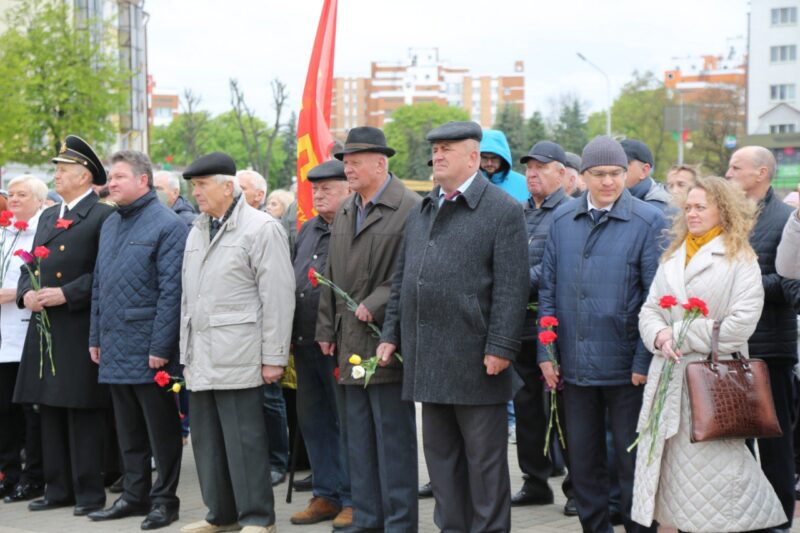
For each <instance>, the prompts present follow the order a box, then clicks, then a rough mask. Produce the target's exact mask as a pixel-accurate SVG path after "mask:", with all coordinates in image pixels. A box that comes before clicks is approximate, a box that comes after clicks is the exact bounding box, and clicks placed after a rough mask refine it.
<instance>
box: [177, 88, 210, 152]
mask: <svg viewBox="0 0 800 533" xmlns="http://www.w3.org/2000/svg"><path fill="white" fill-rule="evenodd" d="M200 100H201V99H200V96H198V95H196V94H194V93H193V92H192V90H191V89H184V90H183V99H182V101H181V107H182V113H183V115H184V117H185V118H184V120H183V124H184V128H183V131H182V134H181V137H182V140H183V144H184V145H185V146H186V152H187V153H188V154H189V157H190V159H191V160H195V159H197V158H198V157H200V152H201V150H200V140H199V139H200V133H201V132H202V130H203V128H204V127H205V125H206V122H208V116H207V115H206V114H205V113H203V112H198V110H197V107H198V106H199V105H200Z"/></svg>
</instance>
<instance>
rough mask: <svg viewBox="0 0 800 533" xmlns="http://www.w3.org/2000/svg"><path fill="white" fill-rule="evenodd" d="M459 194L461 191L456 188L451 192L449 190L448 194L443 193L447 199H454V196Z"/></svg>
mask: <svg viewBox="0 0 800 533" xmlns="http://www.w3.org/2000/svg"><path fill="white" fill-rule="evenodd" d="M459 194H461V191H459V190H458V189H456V190H454V191H453V192H451V193H450V194H445V195H444V199H445V200H448V201H451V200H455V198H456V196H458V195H459Z"/></svg>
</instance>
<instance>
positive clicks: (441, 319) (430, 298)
mask: <svg viewBox="0 0 800 533" xmlns="http://www.w3.org/2000/svg"><path fill="white" fill-rule="evenodd" d="M481 137H482V132H481V128H480V126H479V125H478V124H476V123H474V122H450V123H448V124H445V125H444V126H441V127H439V128H436V129H434V130H432V131H431V132H429V133H428V135H427V139H428V141H430V142H431V143H432V145H433V146H432V152H433V154H432V161H431V163H432V166H433V174H434V177H435V179H436V180H437V182H438V184H439V186H437V187H436V188H435V189H434V190H433V191H432V192H431V193H430V194H429V195H428V196H426V197H425V199H424V200H423V201H422V204H421V205H419V206H417V207H415V208H414V209H413V210H412V211H411V214H410V215H409V219H408V223H407V226H406V232H405V241H404V244H403V251H402V253H401V255H400V257H399V258H398V263H397V269H396V273H395V276H394V278H393V282H392V290H391V297H390V299H389V305H388V306H387V310H386V319H385V322H384V327H383V334H382V338H381V341H382V343H381V344H380V345H379V346H378V350H377V353H378V357H379V358H380V363H381V364H388V363H389V361H390V358H391V357H392V354H393V353H394V352H395V350H396V349H399V350H400V351H401V352H402V354H403V358H404V360H403V368H404V374H403V398H404V399H406V400H413V401H416V402H422V442H423V447H424V450H425V458H426V462H427V465H428V473H429V475H430V479H431V487H432V488H433V497H434V498H435V499H436V507H435V510H434V522H435V523H436V526H437V527H438V528H439V529H441V530H443V531H464V532H467V531H470V532H478V531H510V528H511V486H510V480H509V473H508V438H507V433H508V432H507V424H508V422H507V415H506V404H507V403H508V401H509V400H510V399H511V373H510V372H509V371H508V367H509V366H510V365H511V363H512V361H513V360H514V359H515V358H516V356H517V352H518V351H519V349H520V334H521V333H522V323H523V321H524V318H525V306H526V303H527V299H528V298H527V297H528V294H527V292H528V291H527V290H525V288H526V287H528V283H529V282H528V274H527V273H528V251H527V246H526V241H527V239H526V234H525V218H524V216H523V212H522V205H521V204H520V203H519V202H518V201H516V200H514V199H513V198H512V197H511V196H509V195H508V194H506V193H505V192H503V191H501V190H500V189H499V188H497V187H495V186H493V185H491V184H490V183H489V181H488V180H487V179H486V178H484V177H483V176H482V175H481V174H480V173H479V172H478V169H479V166H480V144H479V143H480V140H481Z"/></svg>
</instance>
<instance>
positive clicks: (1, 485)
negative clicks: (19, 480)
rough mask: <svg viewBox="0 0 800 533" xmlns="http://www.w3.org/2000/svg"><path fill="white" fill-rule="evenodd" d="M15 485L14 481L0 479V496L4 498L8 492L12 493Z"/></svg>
mask: <svg viewBox="0 0 800 533" xmlns="http://www.w3.org/2000/svg"><path fill="white" fill-rule="evenodd" d="M15 486H16V483H11V482H10V481H6V480H3V481H0V498H4V497H6V496H8V495H9V494H12V493H13V492H14V487H15Z"/></svg>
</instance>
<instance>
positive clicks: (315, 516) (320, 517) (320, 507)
mask: <svg viewBox="0 0 800 533" xmlns="http://www.w3.org/2000/svg"><path fill="white" fill-rule="evenodd" d="M340 510H341V509H340V508H339V506H338V505H335V504H334V503H333V502H331V501H330V500H326V499H325V498H323V497H321V496H314V497H313V498H311V500H309V502H308V507H306V508H305V510H303V511H300V512H298V513H294V514H293V515H292V518H291V519H290V522H291V523H292V524H296V525H301V524H316V523H317V522H322V521H324V520H331V519H332V518H336V516H337V515H338V514H339V511H340Z"/></svg>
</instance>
